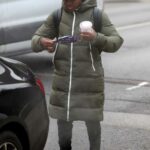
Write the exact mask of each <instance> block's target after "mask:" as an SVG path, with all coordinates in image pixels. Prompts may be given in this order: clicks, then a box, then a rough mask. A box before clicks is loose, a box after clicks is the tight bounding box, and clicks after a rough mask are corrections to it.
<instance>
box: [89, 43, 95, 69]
mask: <svg viewBox="0 0 150 150" xmlns="http://www.w3.org/2000/svg"><path fill="white" fill-rule="evenodd" d="M89 47H90V56H91V63H92V69H93V71H95V70H96V69H95V66H94V59H93V54H92V46H91V43H90V42H89Z"/></svg>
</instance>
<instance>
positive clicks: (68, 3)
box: [63, 0, 82, 12]
mask: <svg viewBox="0 0 150 150" xmlns="http://www.w3.org/2000/svg"><path fill="white" fill-rule="evenodd" d="M63 1H64V7H65V10H67V11H69V12H72V11H74V10H75V9H77V8H78V7H79V6H80V5H81V2H82V0H63Z"/></svg>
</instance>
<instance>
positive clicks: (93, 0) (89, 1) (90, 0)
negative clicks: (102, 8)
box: [62, 0, 97, 12]
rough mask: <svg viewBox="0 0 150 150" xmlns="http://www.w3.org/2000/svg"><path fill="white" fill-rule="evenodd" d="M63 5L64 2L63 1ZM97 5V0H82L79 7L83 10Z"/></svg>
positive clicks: (79, 9)
mask: <svg viewBox="0 0 150 150" xmlns="http://www.w3.org/2000/svg"><path fill="white" fill-rule="evenodd" d="M62 5H64V4H63V3H62ZM96 6H97V0H82V4H81V5H80V7H79V8H78V11H80V12H82V11H85V10H87V9H89V8H93V7H96Z"/></svg>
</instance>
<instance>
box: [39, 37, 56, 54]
mask: <svg viewBox="0 0 150 150" xmlns="http://www.w3.org/2000/svg"><path fill="white" fill-rule="evenodd" d="M40 44H41V45H42V46H43V47H44V48H45V49H47V50H48V52H49V53H52V52H54V50H55V45H56V41H55V39H54V40H51V39H49V38H45V37H42V38H41V39H40Z"/></svg>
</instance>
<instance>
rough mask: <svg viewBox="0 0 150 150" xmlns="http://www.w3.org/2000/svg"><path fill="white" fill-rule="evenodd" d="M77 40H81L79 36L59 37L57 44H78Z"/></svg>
mask: <svg viewBox="0 0 150 150" xmlns="http://www.w3.org/2000/svg"><path fill="white" fill-rule="evenodd" d="M77 40H79V36H75V35H74V36H71V35H66V36H62V37H59V38H58V39H57V42H58V43H72V42H76V41H77Z"/></svg>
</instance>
